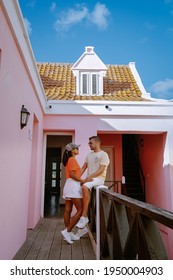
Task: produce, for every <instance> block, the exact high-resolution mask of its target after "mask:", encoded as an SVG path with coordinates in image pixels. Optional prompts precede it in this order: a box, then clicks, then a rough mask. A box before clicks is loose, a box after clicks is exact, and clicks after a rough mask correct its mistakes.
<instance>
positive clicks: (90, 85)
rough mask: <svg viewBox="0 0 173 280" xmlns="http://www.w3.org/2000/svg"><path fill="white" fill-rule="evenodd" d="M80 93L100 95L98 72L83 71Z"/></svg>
mask: <svg viewBox="0 0 173 280" xmlns="http://www.w3.org/2000/svg"><path fill="white" fill-rule="evenodd" d="M80 94H82V95H98V94H99V74H98V73H93V72H81V75H80Z"/></svg>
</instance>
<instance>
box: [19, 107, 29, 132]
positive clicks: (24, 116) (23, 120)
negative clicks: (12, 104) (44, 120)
mask: <svg viewBox="0 0 173 280" xmlns="http://www.w3.org/2000/svg"><path fill="white" fill-rule="evenodd" d="M29 115H30V113H29V112H28V110H27V109H26V108H25V107H24V105H22V109H21V112H20V127H21V129H22V128H23V127H24V126H26V125H27V123H28V120H29Z"/></svg>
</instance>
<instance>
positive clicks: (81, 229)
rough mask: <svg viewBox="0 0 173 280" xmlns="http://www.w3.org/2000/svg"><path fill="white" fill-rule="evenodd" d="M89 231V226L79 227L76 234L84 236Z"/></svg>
mask: <svg viewBox="0 0 173 280" xmlns="http://www.w3.org/2000/svg"><path fill="white" fill-rule="evenodd" d="M87 232H88V229H87V227H84V228H78V231H77V233H76V234H75V235H76V236H78V237H79V238H80V237H82V236H83V235H85V234H86V233H87Z"/></svg>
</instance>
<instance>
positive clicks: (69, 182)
mask: <svg viewBox="0 0 173 280" xmlns="http://www.w3.org/2000/svg"><path fill="white" fill-rule="evenodd" d="M79 146H80V145H76V144H73V143H69V144H67V146H66V147H65V151H64V154H63V159H62V161H63V165H64V166H65V169H66V182H65V186H64V189H63V198H64V199H65V211H64V224H65V227H66V228H65V229H64V230H63V231H61V233H62V235H63V236H64V238H65V240H66V241H67V242H68V243H69V244H72V243H73V240H79V237H77V236H76V235H74V234H73V233H72V229H73V227H74V226H75V225H76V223H77V222H78V220H79V218H80V216H81V213H82V188H81V184H83V183H85V182H86V181H87V180H86V179H85V180H83V179H81V175H82V173H83V172H82V169H81V168H80V166H79V164H78V162H77V160H76V159H75V157H76V155H78V154H79V149H78V148H79ZM73 205H74V206H75V208H76V213H75V214H74V216H73V217H71V212H72V207H73Z"/></svg>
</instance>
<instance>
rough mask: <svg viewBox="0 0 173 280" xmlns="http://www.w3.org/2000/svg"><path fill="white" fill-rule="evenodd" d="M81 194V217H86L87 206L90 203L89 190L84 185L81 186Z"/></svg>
mask: <svg viewBox="0 0 173 280" xmlns="http://www.w3.org/2000/svg"><path fill="white" fill-rule="evenodd" d="M82 194H83V211H82V217H87V214H88V206H89V202H90V190H89V189H88V188H87V187H86V186H85V185H83V186H82Z"/></svg>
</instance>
